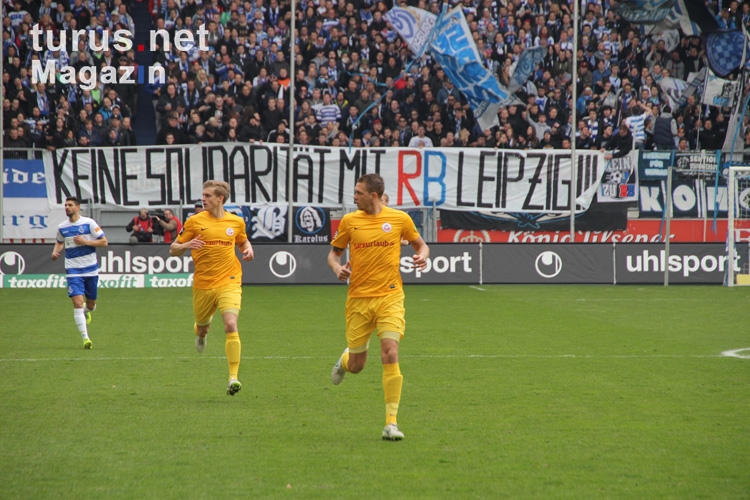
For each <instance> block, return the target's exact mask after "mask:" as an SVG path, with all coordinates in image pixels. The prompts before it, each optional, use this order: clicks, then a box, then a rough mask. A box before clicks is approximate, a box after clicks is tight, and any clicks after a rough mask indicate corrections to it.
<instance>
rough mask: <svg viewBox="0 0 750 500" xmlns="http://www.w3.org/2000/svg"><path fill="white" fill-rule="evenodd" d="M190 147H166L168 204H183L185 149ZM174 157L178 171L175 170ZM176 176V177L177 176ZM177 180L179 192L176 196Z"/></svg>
mask: <svg viewBox="0 0 750 500" xmlns="http://www.w3.org/2000/svg"><path fill="white" fill-rule="evenodd" d="M187 149H188V148H166V149H165V153H166V172H165V174H166V179H165V187H166V189H167V191H166V194H165V196H166V199H167V204H168V205H182V198H183V196H182V189H183V183H182V168H183V166H184V165H185V159H184V155H185V151H186V150H187ZM172 157H175V162H174V163H175V164H176V167H175V168H176V169H177V171H176V172H175V170H174V168H173V163H172ZM175 177H176V178H175ZM175 180H176V181H177V194H176V196H175V193H174V189H173V187H174V182H175Z"/></svg>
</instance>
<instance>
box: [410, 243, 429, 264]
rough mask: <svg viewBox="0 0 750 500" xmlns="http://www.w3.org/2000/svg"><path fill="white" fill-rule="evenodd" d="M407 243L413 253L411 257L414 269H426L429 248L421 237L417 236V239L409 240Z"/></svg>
mask: <svg viewBox="0 0 750 500" xmlns="http://www.w3.org/2000/svg"><path fill="white" fill-rule="evenodd" d="M409 243H410V244H411V247H412V248H413V249H414V252H415V253H414V255H413V256H412V260H413V261H414V267H415V268H417V269H425V268H426V267H427V257H429V256H430V247H428V246H427V243H425V242H424V240H423V239H422V237H421V236H417V239H415V240H411V241H410V242H409Z"/></svg>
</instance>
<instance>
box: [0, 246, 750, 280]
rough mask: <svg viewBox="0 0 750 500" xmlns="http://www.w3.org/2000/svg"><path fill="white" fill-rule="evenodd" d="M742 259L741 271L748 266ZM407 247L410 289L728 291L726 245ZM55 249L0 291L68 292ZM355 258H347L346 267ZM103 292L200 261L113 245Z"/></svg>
mask: <svg viewBox="0 0 750 500" xmlns="http://www.w3.org/2000/svg"><path fill="white" fill-rule="evenodd" d="M253 248H254V250H255V259H253V261H251V262H243V263H242V270H243V271H242V283H243V284H244V285H302V284H310V285H312V284H316V285H317V284H342V283H341V282H340V281H338V280H337V279H336V276H335V275H334V274H333V272H332V271H331V270H330V268H329V267H328V265H327V257H328V252H329V251H330V247H329V246H328V245H303V244H300V245H288V244H287V245H277V244H258V245H253ZM749 251H750V249H748V251H744V250H743V251H740V252H738V256H737V261H736V262H735V266H737V267H738V268H739V266H742V265H745V264H747V262H748V260H749V259H748V252H749ZM413 253H414V252H413V250H412V248H411V247H410V246H403V247H402V249H401V258H400V261H399V268H400V271H401V275H402V277H403V281H404V283H405V284H473V285H480V284H513V283H519V284H520V283H529V284H535V283H536V284H538V283H550V284H553V283H580V284H619V283H623V284H628V283H633V284H635V283H642V284H648V283H662V282H663V280H664V271H665V269H667V270H668V271H669V276H670V283H675V284H678V283H684V284H688V283H689V284H704V283H705V284H722V283H723V282H724V275H725V273H726V270H727V266H728V263H727V257H726V253H725V246H724V244H719V243H683V244H679V243H673V244H672V245H670V254H669V255H668V256H667V254H666V251H665V246H664V245H663V244H656V243H645V244H637V243H633V244H629V243H626V244H616V243H606V244H605V243H601V244H525V245H513V244H486V243H464V244H445V243H443V244H441V243H433V244H431V245H430V257H429V259H428V261H427V267H426V269H424V270H416V269H414V268H413V265H412V264H413V261H412V256H413ZM51 254H52V245H0V288H65V287H66V286H67V284H66V280H65V270H64V268H63V266H64V264H63V262H62V260H57V261H53V260H51ZM347 257H348V255H347V254H345V255H344V259H346V258H347ZM98 259H99V267H100V270H99V273H100V280H99V286H100V288H166V287H170V288H171V287H190V286H192V284H193V271H194V269H193V260H192V258H191V257H190V255H189V254H185V255H182V256H180V257H172V256H170V255H169V247H168V246H167V245H135V246H134V245H110V246H108V247H105V248H103V249H99V250H98Z"/></svg>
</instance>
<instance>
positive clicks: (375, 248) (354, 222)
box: [331, 206, 419, 297]
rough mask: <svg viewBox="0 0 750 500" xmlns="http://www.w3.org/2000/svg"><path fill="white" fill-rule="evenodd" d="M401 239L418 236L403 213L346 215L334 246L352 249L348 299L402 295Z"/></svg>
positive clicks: (350, 252) (385, 208)
mask: <svg viewBox="0 0 750 500" xmlns="http://www.w3.org/2000/svg"><path fill="white" fill-rule="evenodd" d="M402 238H403V239H405V240H408V241H414V240H415V239H417V238H419V233H418V232H417V228H416V227H415V226H414V221H412V220H411V217H409V215H408V214H407V213H406V212H402V211H401V210H396V209H394V208H390V207H386V206H384V207H383V210H382V211H381V212H380V213H379V214H378V215H369V214H368V213H367V212H364V211H362V210H357V211H356V212H352V213H349V214H346V215H344V217H343V218H342V219H341V223H340V224H339V229H338V231H337V232H336V236H335V237H334V238H333V241H332V242H331V245H332V246H334V247H336V248H346V246H347V245H349V261H350V262H351V271H352V275H351V278H350V279H349V297H383V296H385V295H389V294H391V293H396V292H400V291H402V289H403V282H402V281H401V273H400V272H399V261H400V259H401V239H402Z"/></svg>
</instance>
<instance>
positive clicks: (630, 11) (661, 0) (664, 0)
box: [613, 0, 675, 24]
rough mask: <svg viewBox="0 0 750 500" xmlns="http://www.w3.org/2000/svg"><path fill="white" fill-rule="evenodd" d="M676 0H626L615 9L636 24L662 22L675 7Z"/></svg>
mask: <svg viewBox="0 0 750 500" xmlns="http://www.w3.org/2000/svg"><path fill="white" fill-rule="evenodd" d="M674 4H675V0H625V1H622V2H619V3H618V4H617V6H615V7H614V8H613V10H614V11H615V12H616V13H617V14H619V15H620V16H622V17H623V18H624V19H626V20H628V21H630V22H631V23H634V24H656V23H659V22H662V21H663V20H664V19H665V18H666V17H667V16H668V15H669V14H670V13H671V11H672V9H673V8H674Z"/></svg>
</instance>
